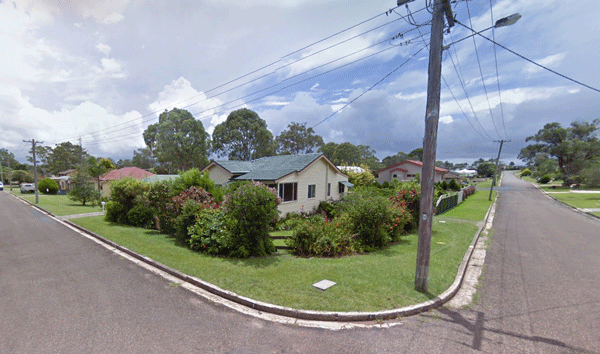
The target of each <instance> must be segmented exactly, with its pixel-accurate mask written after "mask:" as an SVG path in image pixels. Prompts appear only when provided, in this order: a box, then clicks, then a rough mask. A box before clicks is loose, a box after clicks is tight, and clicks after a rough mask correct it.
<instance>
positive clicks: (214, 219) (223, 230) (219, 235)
mask: <svg viewBox="0 0 600 354" xmlns="http://www.w3.org/2000/svg"><path fill="white" fill-rule="evenodd" d="M226 224H227V218H226V215H225V213H224V212H223V210H222V209H201V210H199V211H198V212H197V213H196V224H194V225H193V226H192V227H190V228H189V232H190V239H189V241H188V243H189V246H190V248H191V249H192V250H194V251H200V252H204V253H207V254H210V255H226V254H228V253H229V251H230V249H229V247H228V241H229V240H228V235H229V234H228V232H227V225H226Z"/></svg>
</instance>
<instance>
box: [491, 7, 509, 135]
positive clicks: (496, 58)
mask: <svg viewBox="0 0 600 354" xmlns="http://www.w3.org/2000/svg"><path fill="white" fill-rule="evenodd" d="M490 18H491V20H492V38H493V39H494V40H496V27H495V26H494V10H493V5H492V0H490ZM492 47H493V48H494V64H495V66H496V85H497V87H498V99H499V100H500V117H501V119H502V128H503V129H504V136H506V139H508V134H507V133H506V124H505V123H504V108H503V107H502V106H503V105H502V93H501V90H500V74H499V73H498V56H497V54H496V46H492Z"/></svg>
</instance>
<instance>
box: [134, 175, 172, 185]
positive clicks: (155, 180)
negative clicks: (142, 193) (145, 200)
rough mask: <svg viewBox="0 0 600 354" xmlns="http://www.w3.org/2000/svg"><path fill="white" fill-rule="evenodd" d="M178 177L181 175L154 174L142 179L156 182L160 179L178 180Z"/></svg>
mask: <svg viewBox="0 0 600 354" xmlns="http://www.w3.org/2000/svg"><path fill="white" fill-rule="evenodd" d="M177 178H179V175H154V176H150V177H146V178H144V179H142V181H144V182H148V183H154V182H160V181H171V180H176V179H177Z"/></svg>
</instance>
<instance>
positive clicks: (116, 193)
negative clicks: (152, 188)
mask: <svg viewBox="0 0 600 354" xmlns="http://www.w3.org/2000/svg"><path fill="white" fill-rule="evenodd" d="M147 189H148V184H147V183H145V182H142V181H140V180H138V179H135V178H129V177H127V178H123V179H121V180H116V181H112V182H111V183H110V198H111V199H112V200H113V201H115V202H117V203H119V204H121V205H122V206H123V207H124V208H125V209H124V212H125V213H127V212H129V210H131V209H132V208H133V207H134V206H135V203H134V200H135V198H136V197H137V196H140V195H144V192H146V190H147Z"/></svg>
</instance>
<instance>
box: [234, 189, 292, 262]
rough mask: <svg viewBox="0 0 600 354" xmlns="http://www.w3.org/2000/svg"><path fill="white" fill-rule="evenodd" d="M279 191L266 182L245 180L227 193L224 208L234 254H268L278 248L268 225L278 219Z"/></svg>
mask: <svg viewBox="0 0 600 354" xmlns="http://www.w3.org/2000/svg"><path fill="white" fill-rule="evenodd" d="M280 202H281V200H280V199H279V197H278V196H277V191H276V190H275V189H273V188H269V187H267V186H265V185H264V184H261V183H258V182H253V183H244V184H242V185H240V186H238V187H237V189H236V190H235V191H234V192H233V193H232V194H231V195H228V196H227V198H226V199H225V203H224V208H225V212H226V214H227V218H228V225H230V231H231V243H230V246H231V248H232V251H231V253H230V255H231V256H233V257H241V258H246V257H249V256H259V257H262V256H266V255H269V254H271V253H273V252H274V251H275V245H274V244H273V241H272V240H271V238H270V237H269V225H270V224H271V223H273V222H274V221H276V220H277V217H278V215H279V211H278V210H277V205H278V204H279V203H280Z"/></svg>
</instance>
